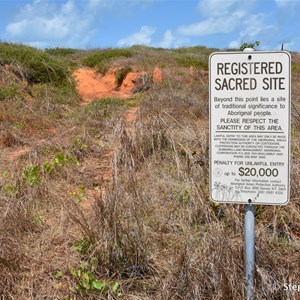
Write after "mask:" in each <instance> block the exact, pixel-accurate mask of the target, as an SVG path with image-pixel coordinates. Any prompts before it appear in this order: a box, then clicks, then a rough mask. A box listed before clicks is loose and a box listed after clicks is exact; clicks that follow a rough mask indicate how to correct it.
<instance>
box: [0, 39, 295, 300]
mask: <svg viewBox="0 0 300 300" xmlns="http://www.w3.org/2000/svg"><path fill="white" fill-rule="evenodd" d="M213 51H216V49H207V48H205V47H202V46H198V47H192V48H182V49H174V50H168V49H159V48H148V47H144V46H133V47H131V48H128V49H95V50H89V51H83V50H76V49H61V48H56V49H46V50H44V51H41V50H37V49H35V48H31V47H27V46H24V45H15V44H7V43H0V150H1V151H0V212H1V216H2V218H1V220H0V238H1V247H0V279H1V280H0V298H1V297H2V298H3V299H39V300H40V299H56V300H58V299H60V300H62V299H64V300H67V299H68V300H71V299H72V300H73V299H74V300H75V299H131V300H134V299H135V300H136V299H145V300H146V299H149V300H150V299H151V300H157V299H161V300H165V299H178V300H179V299H185V300H188V299H191V300H195V299H243V276H244V267H243V245H244V242H243V227H244V226H243V207H242V206H240V205H217V204H214V203H213V202H211V201H210V200H209V196H208V147H209V145H208V56H209V54H210V53H212V52H213ZM292 61H293V64H292V70H293V82H292V103H293V105H292V108H293V109H292V116H293V119H292V168H291V172H292V173H291V200H290V203H289V204H288V205H287V206H284V207H276V206H270V207H267V206H257V208H256V216H257V218H256V219H257V227H256V262H257V269H256V289H257V290H256V293H257V299H287V298H288V297H290V298H289V299H297V297H298V293H297V292H295V293H288V292H287V291H284V290H283V284H284V283H293V284H299V282H298V281H297V280H299V278H300V268H299V260H300V257H299V253H300V252H299V249H300V214H299V204H300V202H299V201H300V194H299V186H300V143H299V141H300V139H299V132H300V95H299V88H300V56H299V54H298V53H292ZM154 66H158V67H159V68H160V69H161V70H162V72H163V74H164V80H163V81H162V82H158V83H153V82H152V72H153V68H154ZM191 66H193V70H192V72H191V69H190V67H191ZM81 67H84V68H86V67H90V68H94V69H95V70H97V71H98V72H99V73H105V72H106V71H107V70H108V69H109V68H112V67H119V68H125V67H130V68H132V69H133V70H139V71H144V72H146V73H145V74H147V75H145V82H144V85H145V87H147V89H141V91H140V92H139V93H136V94H134V95H133V96H132V97H131V98H129V99H127V100H120V99H111V98H108V99H95V100H94V101H93V102H91V103H90V104H88V105H86V106H82V105H81V99H80V98H79V96H78V94H77V92H76V88H75V80H74V79H73V77H72V72H73V71H74V70H75V69H77V68H81ZM133 107H138V113H137V115H136V117H135V120H134V122H129V121H128V120H127V118H126V116H127V114H128V111H129V110H130V109H131V108H133ZM276 283H277V284H280V285H281V286H282V289H274V288H272V287H273V286H274V284H276Z"/></svg>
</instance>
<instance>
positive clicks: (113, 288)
mask: <svg viewBox="0 0 300 300" xmlns="http://www.w3.org/2000/svg"><path fill="white" fill-rule="evenodd" d="M70 273H71V275H72V276H73V278H74V279H75V280H76V283H77V284H76V285H75V287H74V290H73V291H74V292H75V293H81V294H82V293H96V292H99V293H101V294H102V295H106V296H108V295H109V294H112V295H113V296H115V297H121V296H122V292H121V291H120V285H119V283H118V282H113V281H112V282H106V281H100V280H98V279H97V277H96V276H95V275H94V273H93V272H92V271H91V270H90V266H89V264H83V265H81V266H80V267H79V268H78V269H75V268H71V269H70Z"/></svg>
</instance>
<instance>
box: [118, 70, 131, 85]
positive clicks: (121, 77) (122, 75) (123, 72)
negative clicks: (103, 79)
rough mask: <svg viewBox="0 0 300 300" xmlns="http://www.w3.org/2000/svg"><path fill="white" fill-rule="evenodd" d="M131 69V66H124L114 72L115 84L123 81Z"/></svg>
mask: <svg viewBox="0 0 300 300" xmlns="http://www.w3.org/2000/svg"><path fill="white" fill-rule="evenodd" d="M132 71H133V70H132V68H131V67H129V66H125V67H123V68H122V69H120V70H118V71H117V73H116V85H117V86H120V85H121V84H122V83H123V80H124V79H125V78H126V76H127V74H128V73H130V72H132Z"/></svg>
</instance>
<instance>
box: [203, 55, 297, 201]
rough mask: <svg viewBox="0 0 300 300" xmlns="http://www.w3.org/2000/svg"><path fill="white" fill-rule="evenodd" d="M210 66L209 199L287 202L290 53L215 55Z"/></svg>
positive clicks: (210, 60)
mask: <svg viewBox="0 0 300 300" xmlns="http://www.w3.org/2000/svg"><path fill="white" fill-rule="evenodd" d="M209 64H210V68H209V70H210V71H209V79H210V86H209V88H210V197H211V199H212V200H213V201H216V202H219V203H241V204H243V203H244V204H246V203H253V204H272V205H280V204H286V203H287V202H288V201H289V181H290V109H291V104H290V103H291V57H290V54H289V53H288V52H285V51H272V52H264V51H260V52H216V53H213V54H212V55H211V56H210V59H209Z"/></svg>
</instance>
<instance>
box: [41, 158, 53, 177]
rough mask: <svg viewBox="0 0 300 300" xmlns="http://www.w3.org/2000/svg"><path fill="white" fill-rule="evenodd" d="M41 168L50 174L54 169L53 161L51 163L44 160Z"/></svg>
mask: <svg viewBox="0 0 300 300" xmlns="http://www.w3.org/2000/svg"><path fill="white" fill-rule="evenodd" d="M42 169H43V172H44V173H46V174H48V175H50V174H51V173H52V172H53V170H54V163H52V162H50V161H45V162H44V163H43V167H42Z"/></svg>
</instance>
